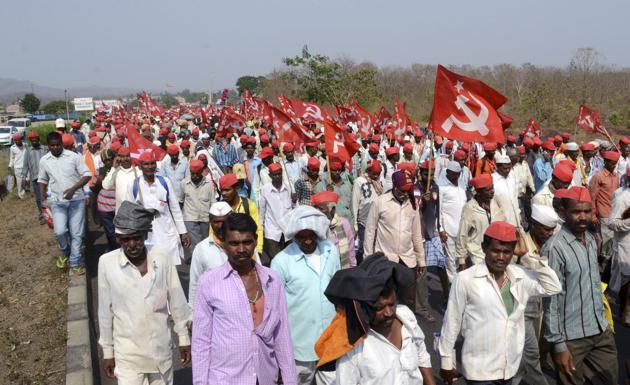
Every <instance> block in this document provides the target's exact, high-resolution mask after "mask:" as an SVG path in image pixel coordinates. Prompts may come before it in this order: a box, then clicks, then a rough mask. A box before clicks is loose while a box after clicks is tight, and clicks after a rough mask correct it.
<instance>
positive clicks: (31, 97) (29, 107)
mask: <svg viewBox="0 0 630 385" xmlns="http://www.w3.org/2000/svg"><path fill="white" fill-rule="evenodd" d="M40 104H41V102H40V100H39V98H38V97H37V96H35V94H33V93H30V92H29V93H28V94H25V95H24V97H23V98H22V100H20V106H22V109H24V111H26V112H28V113H29V114H34V113H36V112H37V110H38V109H39V105H40Z"/></svg>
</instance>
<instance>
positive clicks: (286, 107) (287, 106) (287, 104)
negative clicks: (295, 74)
mask: <svg viewBox="0 0 630 385" xmlns="http://www.w3.org/2000/svg"><path fill="white" fill-rule="evenodd" d="M278 103H280V108H281V109H282V111H283V112H284V113H285V114H286V115H287V116H288V117H289V118H291V119H292V120H295V119H297V118H298V116H297V114H296V113H295V111H294V110H293V105H292V104H291V99H289V98H287V97H286V96H284V95H280V96H278Z"/></svg>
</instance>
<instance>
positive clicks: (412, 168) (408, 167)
mask: <svg viewBox="0 0 630 385" xmlns="http://www.w3.org/2000/svg"><path fill="white" fill-rule="evenodd" d="M396 168H397V169H399V170H403V171H409V172H411V173H412V174H415V173H416V165H415V164H413V162H401V163H398V164H397V165H396Z"/></svg>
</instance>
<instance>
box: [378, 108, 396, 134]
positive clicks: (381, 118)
mask: <svg viewBox="0 0 630 385" xmlns="http://www.w3.org/2000/svg"><path fill="white" fill-rule="evenodd" d="M391 118H392V115H391V114H390V113H389V111H387V108H385V106H381V109H380V110H378V114H377V115H376V126H377V127H378V128H380V129H381V131H382V130H384V129H385V127H386V126H387V123H388V122H389V121H390V120H391Z"/></svg>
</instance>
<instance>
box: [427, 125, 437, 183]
mask: <svg viewBox="0 0 630 385" xmlns="http://www.w3.org/2000/svg"><path fill="white" fill-rule="evenodd" d="M434 138H435V134H433V136H431V143H430V147H429V177H428V178H427V193H429V191H430V190H431V162H432V161H433V157H434V154H433V140H434Z"/></svg>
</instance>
